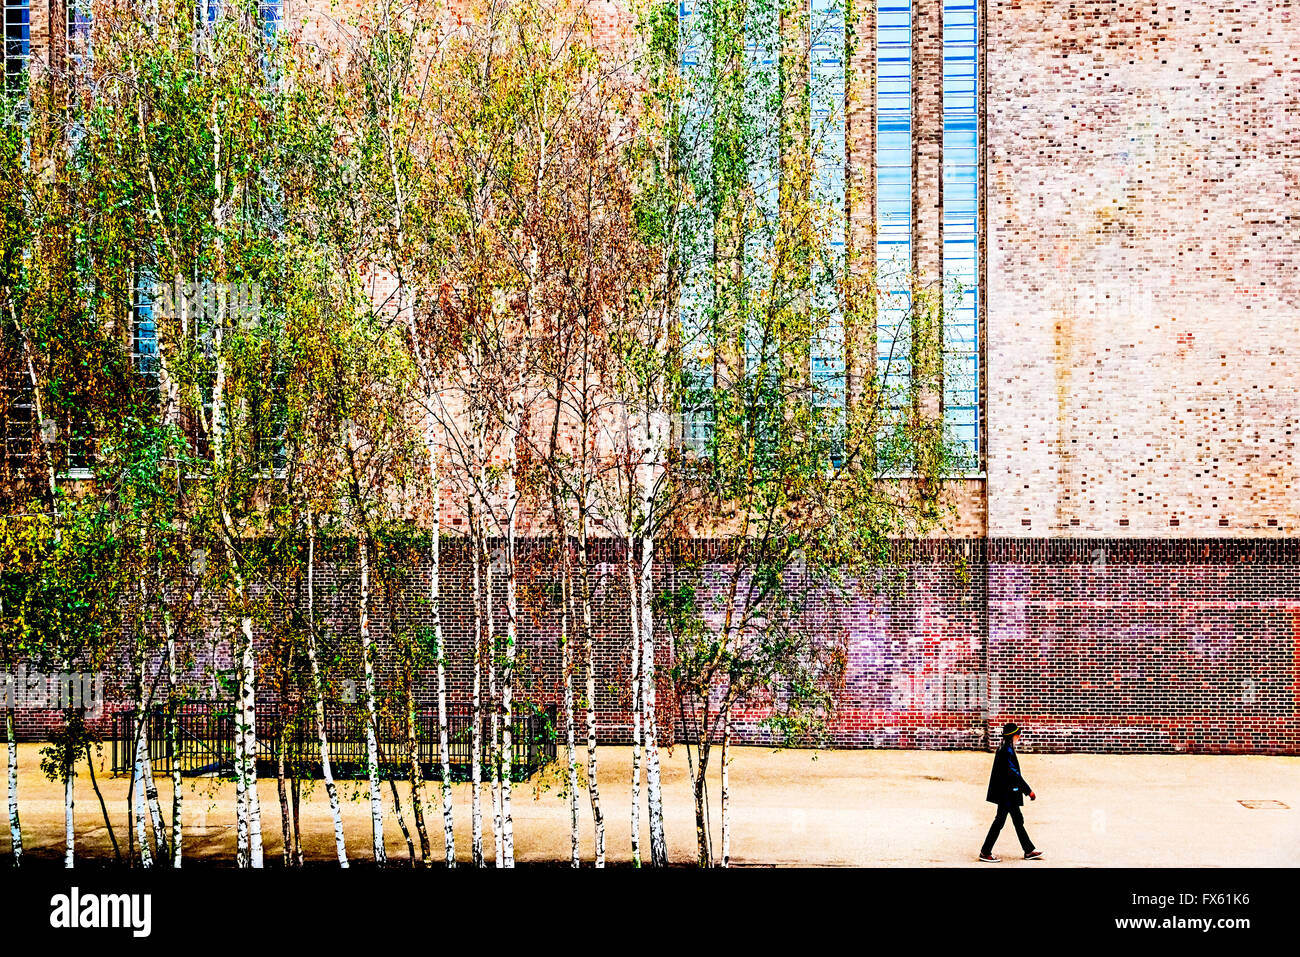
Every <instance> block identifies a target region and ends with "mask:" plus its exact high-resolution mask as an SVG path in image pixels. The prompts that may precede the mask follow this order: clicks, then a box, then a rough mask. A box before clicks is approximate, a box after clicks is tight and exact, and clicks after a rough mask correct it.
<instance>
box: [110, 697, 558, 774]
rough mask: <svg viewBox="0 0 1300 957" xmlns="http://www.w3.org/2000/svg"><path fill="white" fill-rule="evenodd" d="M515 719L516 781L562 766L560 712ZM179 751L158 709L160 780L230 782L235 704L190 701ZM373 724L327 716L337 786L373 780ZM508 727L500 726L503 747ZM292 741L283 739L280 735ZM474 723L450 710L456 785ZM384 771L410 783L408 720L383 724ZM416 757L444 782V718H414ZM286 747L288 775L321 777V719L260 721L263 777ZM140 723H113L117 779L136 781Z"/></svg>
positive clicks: (426, 712) (530, 712)
mask: <svg viewBox="0 0 1300 957" xmlns="http://www.w3.org/2000/svg"><path fill="white" fill-rule="evenodd" d="M513 712H514V713H513V714H512V715H511V718H512V720H511V742H510V754H511V761H510V764H511V767H510V777H511V779H512V780H515V781H526V780H527V779H528V778H530V777H532V776H533V775H534V774H535V773H537V771H539V770H541V768H543V767H545V766H546V765H547V764H549V763H550V762H552V761H554V760H555V727H556V724H555V717H556V709H555V705H553V704H552V705H546V706H545V707H538V706H536V705H532V704H529V703H527V702H524V703H521V704H516V706H515V707H514V709H513ZM176 714H177V719H178V721H177V730H178V738H179V742H178V744H179V747H178V748H176V749H173V748H172V743H171V738H170V735H169V733H168V730H169V729H168V720H167V714H166V712H165V711H164V710H163V709H162V708H155V709H154V710H152V711H150V712H149V713H148V714H147V715H146V717H145V727H144V733H145V739H146V743H147V746H148V750H149V759H150V762H151V763H152V765H153V770H154V773H155V774H170V773H171V771H172V768H173V766H179V768H180V772H181V774H184V775H200V774H218V775H222V774H224V775H229V774H232V773H233V772H234V766H235V729H236V724H237V722H236V714H235V705H234V702H232V701H191V702H186V703H184V704H182V705H179V706H178V708H177V712H176ZM481 720H482V735H483V737H482V739H481V742H482V743H481V748H482V750H481V752H480V754H481V760H482V762H483V765H482V775H483V780H487V779H488V777H489V776H490V772H491V769H490V766H489V765H488V760H487V756H488V754H489V751H490V745H491V741H492V715H491V714H490V713H488V709H484V714H483V715H482V716H481ZM367 723H368V722H367V721H366V716H365V713H364V711H359V710H347V711H338V710H327V711H326V713H325V733H326V735H327V736H328V737H329V754H330V767H331V770H332V771H333V774H334V776H335V777H337V778H364V777H365V776H366V750H367V734H366V725H367ZM503 725H504V723H503V722H502V721H501V720H500V719H499V718H498V721H497V726H498V740H501V738H502V737H503V735H502V734H501V732H503V731H504V730H505V729H504V726H503ZM282 729H283V730H285V732H286V733H285V735H283V737H282V735H281V730H282ZM472 729H473V716H472V710H471V708H470V707H469V706H468V705H448V707H447V744H448V752H449V757H450V762H449V764H450V767H451V779H452V780H453V781H468V780H470V777H471V761H472V758H473V734H472ZM375 731H376V734H375V741H376V744H377V746H378V751H379V765H380V771H381V773H382V774H383V775H384V776H385V777H388V776H390V775H391V776H394V777H397V778H399V779H403V778H406V777H407V775H408V774H409V767H410V757H409V752H410V747H409V744H408V733H407V727H406V722H405V721H404V720H392V719H388V718H385V717H384V716H382V715H381V716H380V718H379V722H378V725H377V727H376V729H375ZM415 731H416V753H417V756H418V760H419V762H420V768H421V772H422V774H423V775H424V776H425V777H426V778H428V779H432V780H438V779H441V777H442V762H441V761H440V759H439V740H438V739H439V734H438V712H437V710H436V709H434V708H421V709H419V710H418V711H417V712H416V716H415ZM282 740H283V742H284V761H285V773H286V774H289V775H293V776H297V777H319V776H320V774H321V759H320V743H319V739H318V737H317V734H316V719H315V714H314V713H313V712H312V711H310V710H308V711H299V712H297V713H294V714H292V715H289V716H285V715H282V714H281V713H280V712H278V711H265V712H264V711H262V710H260V709H259V711H258V714H257V763H258V774H259V775H264V774H266V775H269V774H273V773H275V771H276V768H277V767H278V765H279V761H280V748H281V741H282ZM135 748H136V721H135V715H134V714H132V713H131V712H129V711H122V712H118V713H117V714H115V715H113V730H112V755H113V773H115V774H129V773H130V772H131V768H132V766H133V765H134V763H135Z"/></svg>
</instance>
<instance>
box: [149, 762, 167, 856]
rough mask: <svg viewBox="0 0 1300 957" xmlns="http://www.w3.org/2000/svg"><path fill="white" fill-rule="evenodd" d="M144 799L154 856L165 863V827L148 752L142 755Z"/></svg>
mask: <svg viewBox="0 0 1300 957" xmlns="http://www.w3.org/2000/svg"><path fill="white" fill-rule="evenodd" d="M144 797H145V805H146V807H148V809H149V823H150V825H151V826H152V827H153V838H154V856H155V857H156V858H157V859H158V860H159V861H166V860H167V857H168V853H167V826H166V825H165V824H164V823H163V816H162V806H161V804H160V802H159V800H158V785H157V784H156V783H155V782H154V779H153V758H152V757H151V756H150V755H149V752H148V750H146V751H145V753H144Z"/></svg>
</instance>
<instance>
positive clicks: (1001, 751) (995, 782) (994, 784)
mask: <svg viewBox="0 0 1300 957" xmlns="http://www.w3.org/2000/svg"><path fill="white" fill-rule="evenodd" d="M1019 737H1020V725H1018V724H1016V723H1015V722H1008V723H1007V724H1004V725H1003V726H1002V747H1000V748H998V753H997V754H996V755H994V757H993V773H992V774H991V775H990V776H989V793H988V801H989V803H990V804H996V805H997V806H998V816H997V817H995V818H994V819H993V826H992V827H990V828H989V834H988V837H986V838H984V846H983V847H982V848H981V849H980V860H981V861H983V862H984V863H986V864H996V863H998V862H999V861H1000V860H1002V858H1000V857H994V856H993V845H994V844H996V843H997V840H998V835H999V834H1000V833H1002V825H1003V824H1005V823H1006V821H1007V815H1008V814H1009V815H1011V823H1012V824H1014V825H1015V826H1016V837H1018V838H1020V846H1021V847H1022V848H1023V849H1024V852H1025V860H1027V861H1037V860H1041V859H1042V856H1043V852H1042V851H1039V850H1035V849H1034V842H1033V841H1031V840H1030V839H1029V833H1028V832H1027V831H1026V830H1025V817H1024V815H1023V814H1021V813H1020V808H1021V806H1022V805H1023V804H1024V803H1025V795H1026V794H1028V795H1029V800H1031V801H1035V800H1037V797H1036V796H1035V795H1034V789H1033V788H1031V787H1030V786H1029V785H1028V784H1026V783H1025V779H1024V778H1023V777H1022V776H1021V774H1020V759H1019V758H1017V757H1016V739H1017V738H1019Z"/></svg>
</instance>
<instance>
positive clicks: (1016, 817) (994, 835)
mask: <svg viewBox="0 0 1300 957" xmlns="http://www.w3.org/2000/svg"><path fill="white" fill-rule="evenodd" d="M1008 814H1010V815H1011V823H1012V824H1014V825H1015V826H1016V837H1018V838H1020V846H1021V847H1022V848H1024V851H1025V853H1026V854H1028V853H1029V852H1030V851H1032V850H1033V849H1034V842H1033V841H1031V840H1030V839H1029V832H1028V831H1026V830H1025V816H1024V815H1023V814H1021V813H1020V805H1018V804H999V805H998V816H997V817H995V818H994V819H993V826H992V827H990V828H989V834H988V837H986V838H984V846H983V847H982V848H981V849H980V853H981V854H983V855H984V856H985V857H988V856H989V855H991V854H992V853H993V845H994V844H996V843H997V841H998V835H999V834H1001V833H1002V825H1003V824H1005V823H1007V815H1008Z"/></svg>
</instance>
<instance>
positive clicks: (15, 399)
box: [0, 337, 36, 470]
mask: <svg viewBox="0 0 1300 957" xmlns="http://www.w3.org/2000/svg"><path fill="white" fill-rule="evenodd" d="M3 346H4V354H3V360H4V363H3V368H2V370H0V376H2V377H3V378H2V379H0V419H2V420H3V423H2V424H3V433H2V434H3V436H4V464H5V466H6V468H7V469H10V470H16V469H22V468H25V467H26V466H27V464H28V463H29V462H30V461H31V458H32V448H33V444H34V442H35V438H36V406H35V403H34V402H33V401H32V383H31V379H29V378H28V376H27V369H26V366H25V364H24V363H23V361H22V350H21V348H20V347H19V346H18V344H17V343H16V342H14V341H12V337H5V341H4V342H3Z"/></svg>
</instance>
